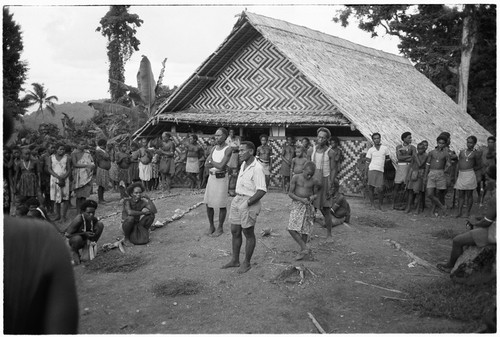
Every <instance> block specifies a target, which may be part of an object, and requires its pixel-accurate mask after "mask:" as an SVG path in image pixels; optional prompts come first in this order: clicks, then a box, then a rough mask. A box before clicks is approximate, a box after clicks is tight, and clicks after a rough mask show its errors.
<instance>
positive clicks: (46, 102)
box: [25, 83, 59, 118]
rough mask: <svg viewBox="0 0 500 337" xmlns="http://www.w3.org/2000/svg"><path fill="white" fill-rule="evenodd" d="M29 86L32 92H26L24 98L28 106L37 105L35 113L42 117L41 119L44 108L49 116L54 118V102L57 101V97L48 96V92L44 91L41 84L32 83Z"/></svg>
mask: <svg viewBox="0 0 500 337" xmlns="http://www.w3.org/2000/svg"><path fill="white" fill-rule="evenodd" d="M31 85H32V86H33V90H28V93H27V94H26V96H25V99H26V100H27V101H28V102H29V106H32V105H38V109H37V111H36V113H37V114H39V115H42V118H43V110H44V109H45V108H47V110H49V112H50V114H51V115H52V116H54V115H55V114H56V107H55V105H54V101H58V100H59V99H58V98H57V96H49V95H48V90H47V89H45V87H44V86H43V84H40V83H32V84H31Z"/></svg>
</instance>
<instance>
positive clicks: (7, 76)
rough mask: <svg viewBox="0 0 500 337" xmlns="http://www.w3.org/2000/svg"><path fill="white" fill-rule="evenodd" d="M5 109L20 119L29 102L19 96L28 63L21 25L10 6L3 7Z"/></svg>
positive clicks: (5, 111)
mask: <svg viewBox="0 0 500 337" xmlns="http://www.w3.org/2000/svg"><path fill="white" fill-rule="evenodd" d="M2 38H3V111H4V113H10V114H11V116H12V117H14V118H16V119H19V117H20V116H22V115H24V114H25V112H26V107H27V104H26V102H25V101H24V100H21V99H20V98H19V93H20V92H21V91H22V90H23V89H22V86H23V84H24V81H25V80H26V72H27V71H28V66H27V63H26V62H24V61H22V60H21V53H22V51H23V38H22V35H21V27H20V26H19V25H18V24H17V23H16V22H15V21H14V19H13V15H12V14H11V13H9V8H8V7H4V8H3V34H2Z"/></svg>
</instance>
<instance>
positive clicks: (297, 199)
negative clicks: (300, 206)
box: [288, 175, 309, 204]
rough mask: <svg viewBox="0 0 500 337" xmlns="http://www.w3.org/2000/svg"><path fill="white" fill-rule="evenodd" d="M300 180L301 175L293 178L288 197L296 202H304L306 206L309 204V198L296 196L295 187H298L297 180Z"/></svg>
mask: <svg viewBox="0 0 500 337" xmlns="http://www.w3.org/2000/svg"><path fill="white" fill-rule="evenodd" d="M298 179H299V175H296V176H293V177H292V179H291V180H290V189H289V190H288V196H289V197H290V198H291V199H292V200H295V201H299V202H302V203H304V204H308V203H309V198H302V197H299V196H297V195H296V194H295V187H296V186H297V180H298Z"/></svg>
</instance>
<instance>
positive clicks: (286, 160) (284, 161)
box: [280, 136, 295, 192]
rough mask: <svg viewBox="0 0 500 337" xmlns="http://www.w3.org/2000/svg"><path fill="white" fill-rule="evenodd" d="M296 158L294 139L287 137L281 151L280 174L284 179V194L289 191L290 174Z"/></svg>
mask: <svg viewBox="0 0 500 337" xmlns="http://www.w3.org/2000/svg"><path fill="white" fill-rule="evenodd" d="M294 156H295V149H294V148H293V137H291V136H288V137H286V142H285V144H283V149H282V150H281V168H280V174H281V177H282V179H283V181H282V186H281V187H282V188H283V191H284V192H287V191H288V188H289V185H290V173H291V172H292V170H291V165H292V159H293V157H294Z"/></svg>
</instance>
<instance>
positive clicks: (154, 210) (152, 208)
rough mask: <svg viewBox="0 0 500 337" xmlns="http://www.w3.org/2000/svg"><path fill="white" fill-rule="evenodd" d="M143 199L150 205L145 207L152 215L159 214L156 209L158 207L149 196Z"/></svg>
mask: <svg viewBox="0 0 500 337" xmlns="http://www.w3.org/2000/svg"><path fill="white" fill-rule="evenodd" d="M142 199H143V200H144V201H146V202H147V203H148V204H147V205H146V206H145V207H146V208H147V209H149V210H150V211H151V213H153V214H156V213H157V212H158V211H157V209H156V205H155V204H154V203H153V201H152V200H151V199H150V198H149V197H148V196H147V195H146V196H143V197H142Z"/></svg>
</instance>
